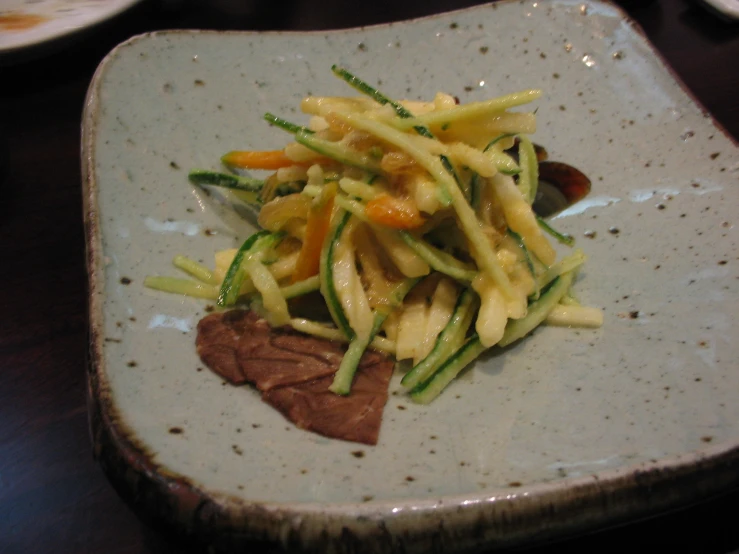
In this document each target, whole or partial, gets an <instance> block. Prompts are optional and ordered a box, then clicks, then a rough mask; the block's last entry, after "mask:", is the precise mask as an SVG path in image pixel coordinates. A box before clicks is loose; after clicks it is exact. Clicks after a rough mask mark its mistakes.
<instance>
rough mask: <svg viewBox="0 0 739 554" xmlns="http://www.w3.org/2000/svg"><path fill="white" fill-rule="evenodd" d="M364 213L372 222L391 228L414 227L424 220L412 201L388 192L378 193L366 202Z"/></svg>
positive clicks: (421, 223)
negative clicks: (393, 195) (395, 196)
mask: <svg viewBox="0 0 739 554" xmlns="http://www.w3.org/2000/svg"><path fill="white" fill-rule="evenodd" d="M365 213H366V214H367V217H368V218H369V219H370V220H371V221H373V222H374V223H379V224H380V225H385V226H386V227H392V228H393V229H415V228H417V227H420V226H421V225H423V224H424V223H425V221H426V220H425V219H424V218H423V216H422V215H421V212H419V211H418V208H416V206H415V205H414V204H413V202H410V201H408V200H401V199H399V198H394V197H392V196H390V195H389V194H380V195H379V196H376V197H375V198H373V199H372V200H370V201H369V202H367V206H366V207H365Z"/></svg>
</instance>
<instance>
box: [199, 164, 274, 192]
mask: <svg viewBox="0 0 739 554" xmlns="http://www.w3.org/2000/svg"><path fill="white" fill-rule="evenodd" d="M187 177H188V179H190V182H191V183H192V184H194V185H198V186H203V185H212V186H214V187H224V188H229V189H233V190H240V191H244V192H259V191H261V190H262V187H264V181H262V180H261V179H251V178H249V177H241V176H240V175H233V174H231V173H219V172H217V171H211V170H209V169H193V170H192V171H190V173H189V174H188V176H187Z"/></svg>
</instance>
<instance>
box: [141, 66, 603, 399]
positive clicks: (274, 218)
mask: <svg viewBox="0 0 739 554" xmlns="http://www.w3.org/2000/svg"><path fill="white" fill-rule="evenodd" d="M332 71H333V73H334V74H335V75H336V76H338V77H339V78H341V79H343V80H344V81H346V83H348V84H349V85H350V86H351V87H353V88H355V89H356V90H358V91H359V92H361V93H362V96H357V97H319V96H308V97H306V98H304V99H303V101H302V103H301V109H302V111H303V112H304V113H305V114H307V115H309V116H310V119H309V122H308V124H307V126H300V125H297V124H294V123H291V122H288V121H286V120H284V119H282V118H280V117H278V116H275V115H273V114H266V115H265V119H266V120H267V121H268V122H269V123H271V124H272V125H275V126H277V127H279V128H281V129H283V130H285V131H286V132H287V133H288V134H289V135H292V136H291V137H290V140H289V142H288V143H287V145H286V146H285V147H284V148H283V149H282V150H277V151H261V152H260V151H234V152H229V153H227V154H226V155H224V156H223V158H222V159H221V161H222V163H223V165H224V166H225V168H226V169H227V170H228V172H224V173H219V172H214V171H210V170H194V171H192V172H191V173H190V180H191V181H192V182H193V183H194V184H196V185H198V186H220V187H227V188H229V189H231V190H232V191H233V192H234V193H235V194H236V195H237V196H238V197H239V198H240V199H241V200H243V201H245V202H247V203H250V204H253V205H257V206H259V216H258V221H259V224H260V226H261V227H262V229H263V230H262V231H260V232H258V233H255V234H254V235H252V236H250V237H248V238H246V240H245V242H244V243H243V245H242V246H241V247H240V248H238V249H234V250H226V251H221V252H217V253H216V255H215V269H214V270H213V271H211V270H210V269H208V268H206V267H204V266H202V265H201V264H199V263H198V262H195V261H193V260H191V259H188V258H186V257H183V256H177V257H176V258H175V260H174V264H175V265H176V266H177V267H178V268H180V269H182V270H184V271H185V272H187V273H189V274H190V275H191V276H192V277H194V278H195V280H186V279H177V278H170V277H149V278H147V280H146V285H147V286H149V287H151V288H155V289H160V290H164V291H168V292H174V293H180V294H187V295H192V296H197V297H202V298H207V299H211V300H214V301H217V303H218V305H219V306H221V307H223V308H227V307H229V306H234V305H236V304H240V303H245V302H246V303H249V304H250V305H251V308H252V309H254V310H257V311H258V312H259V313H261V314H262V315H263V316H264V317H265V318H266V319H267V320H268V321H269V322H270V324H271V325H273V326H281V325H289V326H292V327H293V328H295V329H297V330H299V331H301V332H304V333H308V334H312V335H317V336H320V337H324V338H328V339H334V340H340V341H345V342H348V345H349V346H348V350H347V352H346V354H345V356H344V358H343V361H342V363H341V365H340V368H339V370H338V371H337V373H336V375H335V377H334V380H333V384H332V385H331V390H332V391H333V392H335V393H337V394H341V395H346V394H349V393H350V392H351V387H352V381H353V378H354V374H355V371H356V369H357V366H358V363H359V360H360V358H361V356H362V354H363V352H364V351H365V349H367V348H375V349H379V350H383V351H386V352H388V353H391V354H394V355H395V358H396V359H397V360H398V361H401V360H410V361H411V363H412V368H411V369H410V370H409V371H408V372H407V373H406V374H405V376H404V377H403V378H402V384H403V385H404V386H405V387H407V389H408V390H409V393H410V396H411V398H413V399H414V400H415V401H417V402H421V403H426V402H430V401H431V400H433V399H434V398H435V397H436V396H437V395H438V394H439V393H440V392H441V391H442V390H443V389H444V388H445V387H446V386H447V385H448V384H449V383H450V382H451V381H452V380H453V379H454V378H455V377H456V376H457V374H458V373H459V372H460V371H461V370H462V369H463V368H464V367H465V366H466V365H468V364H469V363H471V362H472V361H473V360H475V358H477V357H478V356H480V354H482V353H483V352H484V351H485V350H487V349H489V348H491V347H494V346H496V345H497V346H506V345H508V344H510V343H512V342H514V341H516V340H518V339H520V338H522V337H523V336H525V335H526V334H528V333H529V332H530V331H532V330H533V329H534V328H536V327H537V326H539V325H540V324H542V323H553V324H559V325H568V326H599V325H600V324H601V322H602V315H601V313H600V311H599V310H597V309H594V308H588V307H583V306H580V305H579V304H578V302H577V301H576V300H575V298H574V296H573V295H572V293H571V286H572V283H573V280H574V278H575V275H576V273H577V271H578V270H579V268H580V267H581V266H582V264H583V262H584V261H585V256H584V254H583V253H582V252H581V251H580V250H573V251H572V252H571V253H570V254H568V255H566V256H564V257H562V258H561V259H559V260H557V259H556V258H557V254H556V251H555V249H554V248H553V246H552V244H551V243H550V241H549V239H548V237H547V233H548V234H551V235H552V236H554V237H555V238H556V239H558V240H560V241H561V242H562V241H564V242H569V241H568V240H567V239H568V237H565V236H562V235H560V234H559V233H557V232H556V231H554V230H553V229H552V228H551V227H550V226H549V225H548V224H546V223H545V222H544V221H543V220H541V219H540V218H538V217H537V216H536V214H535V213H534V211H533V210H532V207H531V205H532V203H533V200H534V198H535V197H536V192H537V184H538V161H537V155H536V152H535V149H534V145H533V144H532V142H531V140H530V139H529V135H530V134H531V133H533V132H534V130H535V126H536V118H535V114H534V113H533V112H531V111H510V109H511V108H515V107H518V106H523V105H526V104H528V103H530V102H531V101H533V100H536V99H537V98H538V97H539V96H540V94H541V92H540V91H538V90H526V91H522V92H516V93H513V94H508V95H505V96H501V97H498V98H494V99H492V100H487V101H483V102H472V103H468V104H465V105H459V104H458V102H457V101H456V100H455V98H453V97H452V96H449V95H447V94H443V93H438V94H437V95H436V96H435V98H434V99H433V100H431V101H428V102H417V101H395V100H392V99H390V98H388V97H386V96H384V95H383V94H382V93H381V92H379V91H378V90H376V89H374V88H373V87H371V86H370V85H368V84H367V83H365V82H363V81H361V80H360V79H358V78H357V77H355V76H354V75H352V74H351V73H349V72H348V71H346V70H345V69H342V68H339V67H336V66H334V67H333V68H332ZM254 170H268V171H270V174H269V176H268V177H266V178H265V179H255V178H253V177H250V176H246V175H249V174H250V172H253V171H254ZM317 291H318V292H320V295H322V297H323V300H324V301H325V304H326V307H327V308H328V312H329V313H330V314H331V319H332V320H333V321H332V324H327V323H325V322H320V321H313V320H309V319H303V318H297V317H293V316H291V313H290V308H289V305H288V300H289V299H292V298H295V297H298V296H301V295H306V294H309V293H315V292H317Z"/></svg>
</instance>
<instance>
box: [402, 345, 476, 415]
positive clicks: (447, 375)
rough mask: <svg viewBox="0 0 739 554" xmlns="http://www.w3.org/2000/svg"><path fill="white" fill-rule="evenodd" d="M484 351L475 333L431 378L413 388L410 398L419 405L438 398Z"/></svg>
mask: <svg viewBox="0 0 739 554" xmlns="http://www.w3.org/2000/svg"><path fill="white" fill-rule="evenodd" d="M485 350H487V349H486V348H485V347H484V346H483V345H482V343H481V342H480V337H478V336H477V333H475V334H474V335H472V336H471V337H470V338H469V339H467V342H465V343H464V345H463V346H462V348H460V349H459V350H457V351H456V352H455V353H454V355H453V356H451V357H450V358H449V359H447V361H446V362H444V363H443V364H442V365H441V367H439V369H437V370H436V372H435V373H434V374H433V375H432V376H431V378H429V379H428V380H426V381H424V382H423V383H420V384H419V385H417V386H416V387H415V388H413V390H411V392H410V397H411V398H412V399H413V401H414V402H418V403H419V404H428V403H429V402H431V401H432V400H433V399H434V398H436V397H437V396H439V394H440V393H441V391H443V390H444V389H445V388H446V386H447V385H448V384H449V383H451V382H452V380H453V379H454V378H455V377H456V376H457V375H459V373H460V371H462V370H463V369H464V368H465V367H467V366H468V365H469V364H471V363H472V362H473V361H475V359H477V357H478V356H479V355H480V354H482V353H483V352H485Z"/></svg>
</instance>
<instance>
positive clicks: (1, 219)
mask: <svg viewBox="0 0 739 554" xmlns="http://www.w3.org/2000/svg"><path fill="white" fill-rule="evenodd" d="M474 3H476V2H474V1H472V0H427V1H423V0H409V1H401V0H375V1H374V2H364V3H356V5H355V3H354V2H345V1H343V0H329V1H326V2H322V3H321V2H309V1H307V0H286V1H283V2H274V1H273V2H257V3H256V4H257V5H256V7H255V9H254V10H252V11H251V12H248V11H244V12H242V13H238V10H236V11H234V10H233V9H231V12H230V13H229V14H228V15H227V14H226V13H225V12H224V11H223V10H224V7H226V8H227V6H229V5H231V6H234V5H240V3H239V2H235V1H234V2H229V0H220V1H212V2H205V0H200V1H198V0H190V1H188V0H149V1H148V2H144V3H142V4H139V5H137V6H136V7H135V8H134V9H132V10H130V11H129V12H127V13H124V14H122V15H120V16H118V17H117V18H115V19H114V20H113V21H111V22H108V23H105V24H103V25H101V26H98V27H96V28H94V29H92V30H90V31H88V32H86V33H84V34H83V35H81V36H80V37H78V40H77V41H76V42H73V43H71V44H70V43H66V44H61V45H55V48H54V49H53V50H51V51H45V52H43V51H42V52H32V54H33V55H35V56H36V57H35V58H34V59H29V60H26V61H18V62H16V63H14V64H13V65H11V66H6V67H2V66H0V192H1V193H2V194H1V196H0V309H1V310H2V314H3V316H2V317H3V319H2V321H3V323H2V330H0V553H3V554H41V553H47V552H54V553H57V554H65V553H76V552H90V553H106V554H124V553H127V554H129V553H158V554H167V553H175V552H199V550H198V549H197V548H195V547H193V546H192V545H185V544H181V542H179V541H178V540H177V538H176V537H169V536H166V535H164V534H163V533H162V532H161V531H159V530H156V529H151V528H149V527H147V526H146V525H144V524H142V523H141V522H140V521H139V520H138V519H137V517H136V515H135V514H134V513H132V512H131V511H130V510H129V509H128V508H127V507H126V505H125V504H124V503H123V502H122V501H121V500H120V499H119V498H118V497H117V496H116V494H115V492H114V491H113V489H112V488H111V487H110V485H109V484H108V482H107V481H106V479H105V477H104V475H103V473H102V471H101V470H100V469H99V468H98V466H97V465H96V464H95V462H94V461H93V459H92V451H91V443H90V438H89V435H88V429H87V411H86V405H85V370H86V354H87V317H86V309H87V304H86V302H87V300H86V283H87V277H86V273H85V266H84V247H85V244H84V236H83V229H82V203H81V194H80V181H81V178H80V160H79V150H80V116H81V113H82V105H83V100H84V97H85V93H86V91H87V86H88V84H89V82H90V78H91V76H92V74H93V71H94V70H95V68H96V66H97V64H98V63H99V62H100V60H101V59H102V58H103V57H104V55H105V54H106V53H107V52H108V51H109V50H110V49H111V48H112V47H113V46H115V45H116V44H117V43H118V42H120V41H123V40H125V39H127V38H128V37H130V36H131V35H134V34H136V33H140V32H144V31H149V30H154V29H163V28H198V27H199V28H218V29H326V28H339V27H349V26H355V25H363V24H370V23H379V22H385V21H392V20H399V19H404V18H407V17H415V16H420V15H425V14H430V13H434V12H440V11H445V10H449V9H453V8H458V7H464V6H468V5H471V4H474ZM624 5H625V7H626V9H627V10H628V11H629V13H630V14H631V15H632V17H633V18H634V19H636V20H637V21H638V22H639V23H640V24H641V26H642V27H643V28H644V30H645V31H646V34H647V35H648V36H649V38H650V39H651V40H652V41H653V43H654V44H655V46H656V47H657V49H658V50H659V51H660V52H661V53H662V54H663V55H664V57H665V58H666V60H667V61H668V62H669V63H670V64H671V65H672V67H673V68H674V70H675V73H676V74H677V75H678V76H679V77H680V78H681V79H682V80H683V81H684V82H685V84H686V85H687V87H688V88H689V89H690V90H691V91H692V92H693V93H694V95H695V96H696V98H697V99H698V100H699V101H700V102H702V103H703V104H704V106H705V107H706V108H707V109H708V110H709V111H710V112H711V113H712V114H713V115H714V116H715V118H716V119H717V120H718V121H719V122H720V123H721V124H722V125H723V126H724V127H725V128H726V129H727V131H728V132H729V133H730V134H732V135H733V136H734V137H739V92H738V91H739V70H738V69H737V68H739V61H738V60H739V25H737V24H730V23H727V22H724V21H722V20H720V19H718V18H716V17H715V16H714V15H712V14H709V13H708V12H707V11H705V10H704V9H703V8H702V7H700V6H699V5H697V4H695V3H692V2H688V1H686V0H654V1H651V2H641V1H637V0H635V1H632V2H628V3H626V2H624ZM737 523H739V492H737V491H734V492H730V491H727V494H726V495H724V496H722V497H721V498H718V499H713V500H710V501H707V502H705V503H703V504H700V505H697V506H693V507H688V508H685V509H683V510H681V511H679V512H676V513H673V514H668V515H661V516H659V517H656V518H654V519H651V520H648V521H644V522H637V523H633V524H631V525H629V526H626V527H622V528H619V529H611V530H604V531H601V532H599V533H596V534H592V535H588V536H584V537H576V538H571V539H568V540H567V541H566V542H564V543H561V544H559V545H556V546H551V545H550V546H549V547H544V546H537V547H535V548H534V549H533V550H530V551H531V552H543V551H551V550H555V549H559V550H562V551H567V552H604V551H605V552H613V551H627V550H628V551H631V552H634V551H644V550H650V551H651V550H655V551H661V550H662V549H663V547H673V548H674V547H677V546H680V545H685V544H696V545H697V548H695V549H693V550H692V551H694V552H721V553H725V552H739V525H737Z"/></svg>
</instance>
